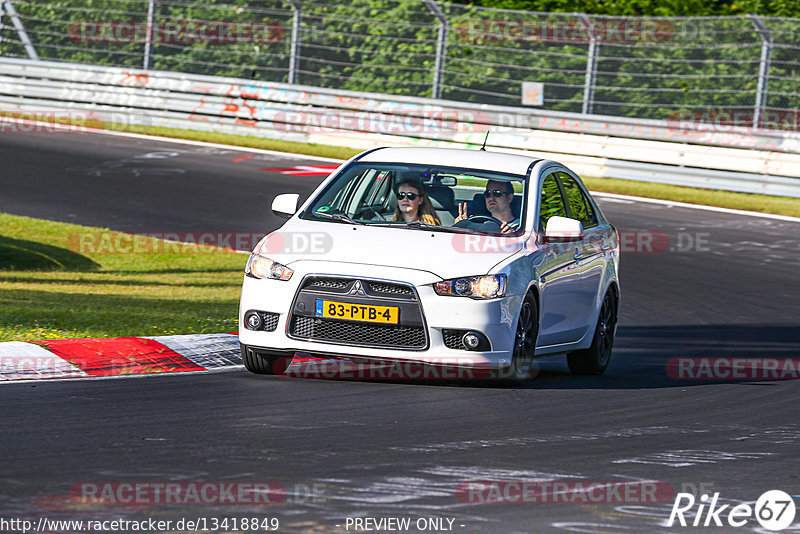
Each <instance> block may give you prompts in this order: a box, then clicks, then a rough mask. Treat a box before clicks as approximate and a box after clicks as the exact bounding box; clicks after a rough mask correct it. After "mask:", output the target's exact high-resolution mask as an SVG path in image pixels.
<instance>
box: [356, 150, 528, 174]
mask: <svg viewBox="0 0 800 534" xmlns="http://www.w3.org/2000/svg"><path fill="white" fill-rule="evenodd" d="M359 161H364V162H380V163H416V164H420V165H443V166H447V167H462V168H466V169H477V170H482V171H495V172H503V173H509V174H517V175H522V176H525V175H527V174H528V169H529V168H530V166H531V165H532V164H533V163H536V162H537V161H541V160H540V159H539V158H535V157H533V156H522V155H519V154H504V153H501V152H490V151H488V150H487V151H483V150H478V149H474V150H467V149H458V148H423V147H411V148H405V147H402V148H379V149H377V150H373V151H371V152H369V153H367V154H365V155H364V156H363V157H362V158H361V159H359Z"/></svg>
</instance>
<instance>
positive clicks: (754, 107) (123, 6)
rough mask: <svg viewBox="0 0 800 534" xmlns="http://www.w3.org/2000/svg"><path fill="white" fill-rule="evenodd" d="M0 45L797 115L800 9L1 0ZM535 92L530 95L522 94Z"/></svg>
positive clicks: (572, 108)
mask: <svg viewBox="0 0 800 534" xmlns="http://www.w3.org/2000/svg"><path fill="white" fill-rule="evenodd" d="M0 6H2V8H1V9H0V55H2V56H6V57H22V58H28V57H36V58H40V59H43V60H60V61H69V62H76V63H88V64H99V65H113V66H120V67H129V68H152V69H160V70H170V71H176V72H187V73H196V74H208V75H218V76H232V77H237V78H247V79H253V80H263V81H274V82H288V83H296V84H303V85H310V86H318V87H326V88H334V89H343V90H355V91H370V92H378V93H386V94H397V95H409V96H418V97H437V98H443V99H447V100H455V101H464V102H477V103H486V104H495V105H506V106H521V105H534V106H537V107H538V108H540V109H545V110H557V111H569V112H578V113H581V112H582V113H595V114H602V115H612V116H629V117H639V118H652V119H667V120H676V121H681V122H685V121H692V122H701V123H703V122H710V123H713V124H715V125H716V126H717V127H719V126H720V125H731V126H733V125H736V126H759V127H764V128H771V129H791V130H796V129H797V125H798V121H799V120H800V116H799V115H800V112H798V109H800V93H799V92H798V87H800V20H798V19H780V18H768V17H755V16H748V17H717V18H647V17H606V16H603V17H600V16H591V15H583V14H564V13H533V12H521V11H510V10H499V9H488V8H481V7H475V6H466V5H461V4H450V3H443V2H436V1H435V0H354V1H352V2H349V3H339V2H337V1H334V0H244V1H239V2H236V3H231V2H230V0H227V1H217V2H215V1H212V0H203V1H199V2H198V1H191V0H13V1H12V0H0ZM523 97H525V99H524V100H523Z"/></svg>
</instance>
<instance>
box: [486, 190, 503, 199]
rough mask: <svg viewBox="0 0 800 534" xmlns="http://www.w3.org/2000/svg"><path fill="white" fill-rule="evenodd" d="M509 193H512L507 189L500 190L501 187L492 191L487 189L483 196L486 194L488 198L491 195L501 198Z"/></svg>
mask: <svg viewBox="0 0 800 534" xmlns="http://www.w3.org/2000/svg"><path fill="white" fill-rule="evenodd" d="M508 194H510V193H508V192H506V191H500V190H499V189H492V190H491V191H489V190H486V191H484V192H483V196H485V197H486V198H489V197H491V196H493V197H494V198H499V197H501V196H503V195H508Z"/></svg>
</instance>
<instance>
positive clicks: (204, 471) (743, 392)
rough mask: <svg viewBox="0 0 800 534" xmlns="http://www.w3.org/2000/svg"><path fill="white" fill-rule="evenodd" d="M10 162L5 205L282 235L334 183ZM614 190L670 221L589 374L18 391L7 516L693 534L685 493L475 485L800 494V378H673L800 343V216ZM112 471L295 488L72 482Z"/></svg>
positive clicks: (7, 452) (157, 164) (91, 146)
mask: <svg viewBox="0 0 800 534" xmlns="http://www.w3.org/2000/svg"><path fill="white" fill-rule="evenodd" d="M242 158H244V159H242ZM0 161H2V171H1V172H2V174H1V175H0V176H1V177H0V183H1V184H2V186H1V187H0V191H1V193H0V211H3V212H7V213H14V214H20V215H29V216H33V217H41V218H47V219H53V220H61V221H68V222H75V223H79V224H86V225H95V226H105V227H110V228H113V229H118V230H124V231H130V232H170V231H172V232H199V231H226V232H259V231H267V230H271V229H274V228H275V227H277V225H278V221H277V220H276V219H274V218H273V217H272V216H271V215H270V214H268V213H267V211H268V210H267V207H268V204H269V202H270V200H271V198H272V197H274V196H275V195H276V194H279V193H283V192H290V191H296V192H301V193H303V194H308V193H309V191H310V190H311V188H313V186H314V185H315V184H316V183H318V181H319V180H320V177H318V176H316V177H315V176H311V177H291V176H286V175H282V174H275V173H271V172H266V171H262V170H259V169H262V168H277V167H288V166H292V165H298V164H304V163H305V164H315V163H317V164H318V163H319V162H315V161H313V160H308V159H303V158H302V157H292V156H272V155H263V154H261V155H253V154H251V155H250V156H247V154H246V153H243V152H241V151H234V150H223V149H216V148H208V147H200V146H191V145H179V144H173V143H167V142H160V141H154V140H142V139H130V138H124V137H113V136H107V135H95V134H82V135H77V134H63V135H57V134H27V135H5V134H4V135H0ZM600 202H601V205H602V208H603V210H604V212H605V214H606V215H607V217H608V218H609V219H610V220H611V221H612V222H613V223H614V224H615V225H617V227H618V228H619V229H620V230H622V231H632V230H647V231H650V232H663V234H665V235H666V236H668V237H669V244H668V245H669V246H668V248H665V249H664V250H663V251H660V252H650V253H648V252H640V253H626V254H624V255H623V257H622V261H621V277H622V290H623V307H622V313H621V319H620V327H619V331H618V337H617V342H616V347H615V351H614V355H613V359H612V364H611V367H610V368H609V370H608V371H607V373H606V374H605V375H604V376H602V377H575V376H571V375H570V374H569V373H568V371H567V369H566V365H565V364H564V363H563V362H561V361H559V360H555V361H542V363H541V365H540V366H539V372H538V374H537V375H536V376H535V377H534V378H533V379H532V380H530V381H529V382H528V383H527V384H526V385H525V386H523V387H519V388H502V387H498V386H496V385H482V384H465V383H464V384H462V383H414V384H403V383H382V382H367V381H325V380H302V379H286V378H279V377H262V376H256V375H251V374H249V373H246V372H244V371H236V372H230V373H219V374H205V375H192V376H189V375H184V376H160V377H146V378H132V379H119V380H92V381H71V382H70V381H53V382H49V383H44V382H38V383H27V384H26V383H17V384H10V385H4V386H2V387H0V436H2V438H1V440H0V457H1V458H2V463H0V518H6V519H8V518H12V517H15V518H29V519H32V520H34V521H36V520H38V519H39V518H41V517H47V518H49V519H54V518H67V519H98V518H102V519H114V518H144V517H151V518H156V519H177V518H181V517H189V518H203V517H205V518H214V517H216V518H224V517H277V518H278V519H279V520H280V524H281V526H280V529H279V530H278V532H320V533H323V532H324V533H327V532H347V530H346V529H345V526H346V520H347V518H354V517H372V518H380V517H408V518H411V519H412V525H413V521H416V520H417V519H419V518H428V517H434V518H450V519H453V520H454V521H453V524H452V531H456V532H464V533H483V532H498V533H514V532H564V531H572V532H675V531H694V530H698V529H700V527H698V528H693V527H687V528H680V527H673V528H667V527H666V524H665V522H666V520H667V519H668V517H669V513H670V509H671V506H672V498H671V497H670V499H668V500H667V501H666V502H659V503H635V502H628V503H607V504H591V503H588V504H587V503H570V504H568V503H546V504H543V503H533V502H526V503H508V502H506V503H490V504H485V503H481V502H475V501H476V500H477V501H480V498H479V497H477V498H475V499H473V500H472V501H470V499H464V498H460V496H459V494H458V493H457V489H458V488H459V485H460V484H462V483H464V482H468V481H518V480H558V481H573V482H574V481H609V482H613V481H617V482H619V481H641V480H651V481H662V482H666V483H668V484H670V485H671V487H672V489H673V490H674V491H681V490H686V491H690V492H691V491H693V489H702V490H704V492H705V493H714V492H719V494H720V496H719V501H720V502H721V503H729V504H730V503H737V502H750V503H751V504H752V503H753V501H755V500H756V499H757V498H758V497H759V495H761V493H762V492H764V491H766V490H770V489H782V490H784V491H786V492H788V493H789V494H790V495H795V496H797V495H800V469H798V467H800V461H798V455H797V451H798V446H800V424H799V423H800V422H798V406H800V382H798V381H797V380H709V379H676V378H673V377H671V375H670V373H669V372H668V371H667V362H668V361H670V360H671V359H673V358H681V357H699V356H705V357H727V358H732V357H745V358H774V359H784V358H791V357H794V358H797V357H800V299H798V289H800V288H799V287H798V275H797V267H798V265H799V264H800V223H795V222H783V221H776V220H770V219H765V218H757V217H745V216H738V215H732V214H725V213H715V212H710V211H703V210H696V209H685V208H679V207H673V206H667V205H657V204H649V203H640V202H630V201H620V200H613V201H612V200H609V199H604V200H601V201H600ZM698 240H699V242H698ZM690 241H691V242H692V244H691V246H690V244H689V242H690ZM670 249H672V250H670ZM92 481H94V482H133V483H136V482H140V483H141V482H174V481H180V482H185V483H191V482H205V481H226V482H242V483H244V482H277V483H281V484H283V485H284V486H285V487H286V489H287V491H288V492H289V495H288V498H287V501H286V502H284V503H282V504H280V505H275V506H271V507H267V508H264V507H257V506H253V505H246V504H240V505H229V504H224V505H219V504H216V505H215V504H204V505H198V504H187V505H180V504H171V505H152V506H151V505H144V506H143V505H140V506H130V505H127V506H126V505H122V504H114V503H109V504H96V505H86V504H81V503H76V502H75V501H71V500H70V499H69V498H68V495H69V494H70V488H73V491H74V488H75V487H76V485H78V484H81V483H84V482H92ZM314 485H316V486H314ZM309 488H312V489H311V491H312V492H313V496H311V497H308V491H309ZM461 497H463V495H461ZM795 502H797V503H798V504H800V501H798V500H797V499H796V500H795ZM694 509H695V510H696V509H697V508H696V507H695V508H694ZM687 517H689V518H690V520H691V516H687ZM722 519H723V520H724V519H725V514H723V516H722ZM447 524H448V523H447V522H445V525H447ZM337 525H338V526H337ZM758 528H759V525H758V523H757V522H756V521H755V520H754V519H751V520H750V521H749V522H748V523H747V525H746V526H745V527H743V528H737V529H733V528H732V527H728V526H726V527H724V528H722V529H717V531H731V532H734V531H738V532H757V531H759V530H758ZM794 528H795V529H796V528H797V522H796V523H795V527H794ZM218 530H219V531H221V532H222V531H233V529H230V528H228V529H227V530H226V529H218ZM429 531H431V530H429ZM433 531H435V530H433ZM439 531H442V530H439ZM761 531H763V530H761ZM350 532H353V530H352V528H351V530H350ZM409 532H418V530H416V529H415V528H412V529H411V530H410V531H409Z"/></svg>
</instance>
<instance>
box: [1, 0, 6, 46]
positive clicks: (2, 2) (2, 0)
mask: <svg viewBox="0 0 800 534" xmlns="http://www.w3.org/2000/svg"><path fill="white" fill-rule="evenodd" d="M5 11H6V3H5V0H0V45H1V44H3V28H4V26H3V13H5ZM2 54H3V50H2V49H0V55H2Z"/></svg>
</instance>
